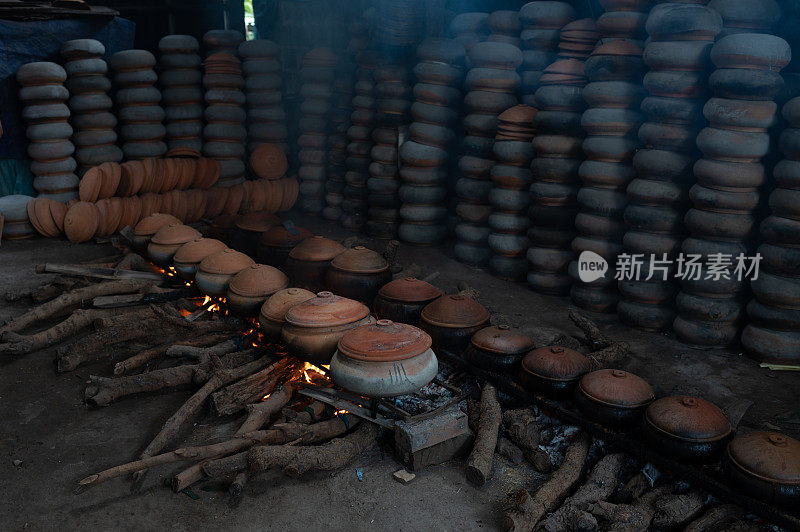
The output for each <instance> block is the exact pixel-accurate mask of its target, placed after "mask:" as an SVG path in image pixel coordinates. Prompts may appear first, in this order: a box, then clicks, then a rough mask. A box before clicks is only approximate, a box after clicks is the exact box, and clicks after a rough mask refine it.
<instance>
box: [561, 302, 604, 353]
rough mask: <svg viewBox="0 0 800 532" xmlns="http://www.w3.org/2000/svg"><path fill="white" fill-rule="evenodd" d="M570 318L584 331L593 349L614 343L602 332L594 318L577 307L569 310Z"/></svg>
mask: <svg viewBox="0 0 800 532" xmlns="http://www.w3.org/2000/svg"><path fill="white" fill-rule="evenodd" d="M569 319H571V320H572V322H573V323H574V324H575V325H576V326H577V327H578V328H579V329H580V330H581V331H583V334H584V335H585V336H586V341H587V343H588V344H589V346H590V347H591V348H592V351H597V350H600V349H603V348H606V347H608V346H610V345H611V344H613V343H614V342H612V341H611V340H609V339H608V338H606V336H605V335H604V334H603V333H602V332H600V328H599V327H598V326H597V325H596V324H595V323H594V322H593V321H592V320H590V319H589V318H588V317H586V316H584V315H583V314H581V313H580V312H578V311H576V310H575V309H570V310H569Z"/></svg>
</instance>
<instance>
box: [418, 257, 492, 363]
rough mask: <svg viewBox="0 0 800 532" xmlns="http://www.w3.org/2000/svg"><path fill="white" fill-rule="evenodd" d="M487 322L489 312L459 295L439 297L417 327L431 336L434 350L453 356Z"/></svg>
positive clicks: (423, 311) (462, 349) (425, 308)
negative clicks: (441, 350)
mask: <svg viewBox="0 0 800 532" xmlns="http://www.w3.org/2000/svg"><path fill="white" fill-rule="evenodd" d="M487 251H488V250H487ZM488 322H489V311H488V310H486V308H484V306H483V305H481V304H480V303H478V302H477V301H475V300H473V299H470V298H468V297H466V296H461V295H446V296H442V297H440V298H439V299H437V300H435V301H433V302H431V303H429V304H428V305H426V306H425V307H424V308H423V309H422V313H421V314H420V327H422V329H423V330H424V331H425V332H427V333H428V334H430V335H431V338H433V345H434V347H436V348H437V349H447V350H449V351H451V352H453V353H454V354H456V355H460V354H461V353H462V352H463V351H464V349H466V347H467V345H469V340H470V338H472V335H473V334H475V333H476V332H478V331H479V330H480V329H482V328H484V327H485V326H486V324H487V323H488Z"/></svg>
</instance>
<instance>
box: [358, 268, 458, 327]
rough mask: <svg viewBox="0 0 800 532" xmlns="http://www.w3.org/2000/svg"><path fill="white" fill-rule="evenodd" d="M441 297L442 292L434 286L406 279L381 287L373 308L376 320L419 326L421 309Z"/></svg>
mask: <svg viewBox="0 0 800 532" xmlns="http://www.w3.org/2000/svg"><path fill="white" fill-rule="evenodd" d="M441 296H442V292H441V291H440V290H439V289H438V288H436V287H435V286H433V285H431V284H429V283H426V282H425V281H421V280H419V279H416V278H414V277H406V278H404V279H397V280H395V281H391V282H389V283H387V284H385V285H383V286H382V287H381V288H380V289H379V290H378V295H377V296H376V297H375V302H374V304H373V308H374V309H375V315H376V316H377V317H378V318H381V319H388V320H392V321H394V322H398V323H408V324H410V325H419V322H420V314H421V313H422V309H423V308H425V306H426V305H428V303H430V302H432V301H434V300H436V299H438V298H440V297H441Z"/></svg>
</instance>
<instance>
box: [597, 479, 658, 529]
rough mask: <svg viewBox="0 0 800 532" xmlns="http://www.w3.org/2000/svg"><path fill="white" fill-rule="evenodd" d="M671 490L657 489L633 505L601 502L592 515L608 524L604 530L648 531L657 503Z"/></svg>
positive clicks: (645, 494) (644, 495)
mask: <svg viewBox="0 0 800 532" xmlns="http://www.w3.org/2000/svg"><path fill="white" fill-rule="evenodd" d="M668 489H669V488H665V487H664V488H656V489H654V490H651V491H648V492H646V493H644V494H643V495H642V496H641V497H639V498H637V499H636V500H635V501H633V502H632V503H631V504H613V503H610V502H607V501H600V502H598V503H597V504H595V505H594V507H592V509H591V512H592V515H594V516H596V517H600V518H602V519H603V520H605V521H606V522H607V523H606V525H605V526H604V527H603V529H604V530H609V531H612V530H613V531H615V532H637V531H639V530H647V529H648V528H649V527H650V522H651V521H652V520H653V516H654V515H655V513H656V507H655V502H656V500H657V499H658V498H660V497H662V496H663V495H665V494H666V493H668Z"/></svg>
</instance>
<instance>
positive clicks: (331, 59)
mask: <svg viewBox="0 0 800 532" xmlns="http://www.w3.org/2000/svg"><path fill="white" fill-rule="evenodd" d="M338 62H339V56H337V55H336V54H335V53H333V50H331V49H330V48H326V47H324V46H322V47H319V48H314V49H313V50H309V51H308V53H306V55H304V56H303V65H304V66H332V65H335V64H336V63H338Z"/></svg>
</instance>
